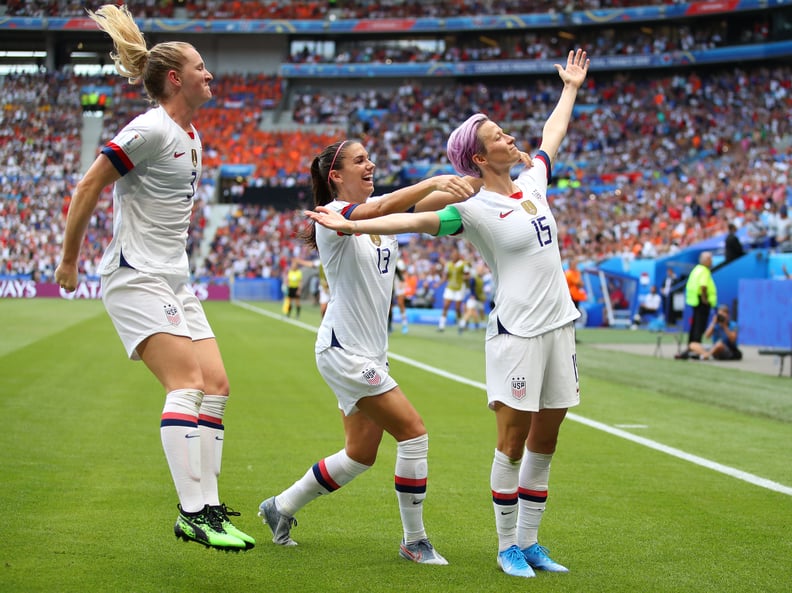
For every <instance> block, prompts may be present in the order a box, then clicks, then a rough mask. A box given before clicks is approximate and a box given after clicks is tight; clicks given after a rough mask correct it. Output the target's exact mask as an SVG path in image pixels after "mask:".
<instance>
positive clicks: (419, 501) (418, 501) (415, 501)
mask: <svg viewBox="0 0 792 593" xmlns="http://www.w3.org/2000/svg"><path fill="white" fill-rule="evenodd" d="M422 503H423V501H422V500H414V501H413V504H422Z"/></svg>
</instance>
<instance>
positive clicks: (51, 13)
mask: <svg viewBox="0 0 792 593" xmlns="http://www.w3.org/2000/svg"><path fill="white" fill-rule="evenodd" d="M674 3H676V2H675V1H673V0H663V1H660V2H658V1H657V0H578V1H574V0H570V1H569V2H565V3H559V2H553V1H551V0H540V1H538V2H537V1H533V0H474V1H472V2H468V1H465V0H431V1H429V2H426V1H418V0H380V1H379V2H370V1H368V0H348V1H347V0H345V1H344V2H337V1H330V2H291V1H289V0H258V1H256V2H245V1H242V0H127V1H126V2H125V4H126V5H127V6H128V7H129V8H130V10H131V11H132V13H133V14H134V15H135V16H136V17H139V18H173V17H179V18H189V19H295V20H316V19H318V20H321V19H325V18H328V17H329V16H330V15H333V16H335V17H336V18H341V19H382V18H419V17H454V16H466V15H476V14H483V13H486V14H535V13H546V12H560V13H567V12H571V11H573V10H595V9H600V8H625V7H629V6H650V5H664V4H674ZM5 4H6V15H7V16H24V17H68V16H85V9H86V8H89V9H91V10H95V9H96V8H98V7H99V6H101V5H102V4H106V1H105V0H92V1H89V2H72V1H70V0H8V1H7V2H6V3H5ZM559 8H560V10H559ZM179 10H181V11H183V12H179Z"/></svg>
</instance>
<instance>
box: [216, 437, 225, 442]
mask: <svg viewBox="0 0 792 593" xmlns="http://www.w3.org/2000/svg"><path fill="white" fill-rule="evenodd" d="M215 440H216V441H222V440H223V437H215Z"/></svg>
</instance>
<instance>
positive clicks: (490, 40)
mask: <svg viewBox="0 0 792 593" xmlns="http://www.w3.org/2000/svg"><path fill="white" fill-rule="evenodd" d="M770 30H771V23H770V22H769V17H768V16H767V15H764V14H761V15H758V16H751V15H748V16H741V17H740V18H736V17H732V18H730V19H724V18H718V17H715V18H711V19H706V20H704V19H701V20H697V21H696V23H695V26H691V25H690V24H687V23H668V24H666V23H659V24H653V26H651V27H646V26H642V27H637V26H624V25H622V26H620V27H607V26H598V27H589V28H584V29H576V30H574V32H569V31H564V34H565V35H566V36H567V37H566V38H561V37H560V36H559V32H558V31H557V30H553V29H547V30H539V31H536V30H534V31H519V30H516V31H508V30H507V31H498V32H497V34H493V35H489V34H487V33H486V32H485V33H484V34H482V33H481V32H480V31H477V32H474V33H472V34H471V33H468V34H457V35H455V36H453V37H451V36H449V37H443V38H440V39H436V40H433V41H427V40H423V41H422V42H421V43H419V42H417V41H415V40H409V41H405V40H371V39H363V40H360V39H351V40H343V41H338V42H336V44H335V52H334V53H318V52H316V51H311V50H312V49H314V48H313V47H312V46H310V44H305V45H301V46H299V50H298V51H294V52H293V53H292V54H291V56H289V61H290V62H292V63H335V64H347V63H352V64H359V63H405V62H418V63H429V62H451V63H457V62H470V61H481V60H521V59H529V60H531V59H544V58H551V57H557V56H563V54H564V52H565V51H567V47H568V46H569V45H570V44H574V45H576V46H580V47H587V48H591V51H593V52H596V55H597V56H606V55H607V56H650V55H657V54H663V53H670V52H677V51H706V50H709V49H714V48H717V47H722V46H724V45H744V44H751V43H763V42H767V41H768V40H769V37H770ZM571 36H574V40H570V39H571ZM449 39H452V40H453V41H452V42H449V41H448V40H449Z"/></svg>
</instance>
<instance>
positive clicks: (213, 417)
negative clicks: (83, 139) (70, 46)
mask: <svg viewBox="0 0 792 593" xmlns="http://www.w3.org/2000/svg"><path fill="white" fill-rule="evenodd" d="M89 15H90V17H91V18H92V19H93V20H94V21H95V22H96V24H97V25H98V26H99V28H100V29H102V30H103V31H105V32H106V33H108V34H109V35H110V37H111V38H112V39H113V44H114V46H115V53H114V54H111V57H112V58H113V60H114V62H115V65H116V70H117V71H118V73H119V74H121V75H122V76H125V77H127V78H129V79H130V81H131V82H134V83H137V82H142V83H143V86H144V87H145V89H146V93H147V95H148V97H149V98H150V99H151V101H152V102H154V103H155V104H156V107H154V108H153V109H151V110H150V111H148V112H146V113H144V114H142V115H139V116H138V117H137V118H135V119H133V120H132V121H131V122H130V123H129V124H127V125H126V126H125V127H124V128H123V129H122V130H121V131H120V132H118V134H116V136H115V137H114V138H113V139H112V140H111V141H110V142H108V143H107V144H106V145H105V146H104V148H102V150H101V154H100V155H99V156H98V157H97V158H96V160H95V161H94V163H93V164H92V165H91V167H90V168H89V169H88V171H87V172H86V174H85V176H84V177H83V178H82V180H81V181H80V182H79V183H78V184H77V187H76V189H75V191H74V195H73V196H72V202H71V207H70V208H69V214H68V218H67V221H66V232H65V235H64V238H63V249H62V254H61V261H60V265H59V266H58V268H57V270H56V271H55V280H56V282H57V283H58V284H60V286H61V287H62V288H63V289H64V290H67V291H72V290H74V289H75V287H76V286H77V279H78V270H77V263H78V258H79V253H80V245H81V243H82V241H83V237H84V236H85V232H86V229H87V227H88V223H89V221H90V219H91V215H92V213H93V211H94V209H95V208H96V205H97V202H98V200H99V195H100V194H101V192H102V190H103V189H104V188H105V187H107V186H109V185H111V184H115V185H114V190H113V216H114V221H113V239H112V241H111V242H110V244H109V245H108V247H107V250H106V251H105V254H104V257H103V259H102V262H101V264H100V266H99V273H100V274H101V277H102V300H103V301H104V304H105V307H106V309H107V312H108V314H109V315H110V319H112V321H113V324H114V325H115V328H116V330H117V331H118V334H119V336H120V337H121V341H122V342H123V344H124V347H125V348H126V351H127V354H128V356H129V357H130V358H131V359H133V360H142V361H143V362H144V363H145V365H146V366H147V367H148V369H149V370H150V371H151V372H152V373H153V374H154V375H155V376H156V377H157V379H158V380H159V382H160V383H161V384H162V386H163V387H164V388H165V392H166V394H167V395H166V396H165V405H164V408H163V410H162V417H161V420H160V434H161V437H162V446H163V448H164V449H165V457H166V458H167V461H168V465H169V466H170V471H171V475H172V477H173V482H174V484H175V486H176V493H177V495H178V498H179V505H178V508H179V514H178V517H177V519H176V525H175V527H174V531H175V533H176V536H177V537H180V538H182V539H184V540H191V541H196V542H198V543H200V544H203V545H205V546H210V547H213V548H220V549H224V550H245V549H249V548H252V547H253V546H254V544H255V540H254V539H253V538H252V537H250V536H249V535H247V534H245V533H243V532H242V531H240V530H239V529H237V528H236V527H235V526H234V525H233V524H232V523H231V522H230V521H229V519H228V515H232V514H233V515H239V513H234V512H233V511H231V510H230V509H228V508H227V507H226V506H225V504H222V503H221V502H220V499H219V496H218V488H217V480H218V475H219V473H220V458H221V456H222V452H223V434H224V432H223V414H224V412H225V408H226V402H227V401H228V392H229V388H228V377H227V376H226V371H225V368H224V366H223V360H222V358H221V356H220V351H219V349H218V346H217V342H216V341H215V337H214V334H213V333H212V329H211V327H210V326H209V323H208V321H207V319H206V315H205V314H204V311H203V308H202V307H201V303H200V302H199V301H198V299H197V298H196V296H195V295H194V294H193V291H192V290H191V288H190V285H189V267H188V261H187V253H186V251H185V247H186V240H187V228H188V226H189V223H190V216H191V214H192V209H193V198H194V196H195V190H196V186H197V184H198V180H199V179H200V178H201V140H200V138H199V137H198V131H197V130H196V129H195V127H194V126H193V124H192V121H193V118H194V117H195V113H196V111H197V110H198V108H199V107H200V106H201V105H203V104H204V103H206V102H207V101H208V100H209V99H211V98H212V90H211V88H210V86H209V83H210V82H211V81H212V74H211V73H210V72H209V71H208V70H207V69H206V65H205V64H204V62H203V60H202V59H201V56H200V55H199V53H198V52H197V51H196V50H195V48H194V47H193V46H192V45H190V44H189V43H182V42H178V41H173V42H165V43H158V44H157V45H155V46H153V47H152V48H151V49H147V48H146V42H145V39H144V38H143V35H142V33H141V32H140V30H139V29H138V27H137V25H136V24H135V21H134V19H133V18H132V15H131V14H130V13H129V11H128V10H127V8H126V7H117V6H115V5H110V4H108V5H105V6H102V7H101V8H99V9H98V10H97V11H96V12H95V13H94V12H90V11H89Z"/></svg>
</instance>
